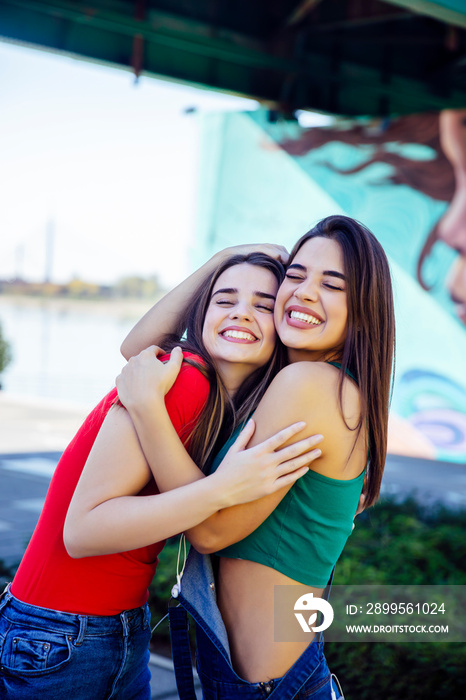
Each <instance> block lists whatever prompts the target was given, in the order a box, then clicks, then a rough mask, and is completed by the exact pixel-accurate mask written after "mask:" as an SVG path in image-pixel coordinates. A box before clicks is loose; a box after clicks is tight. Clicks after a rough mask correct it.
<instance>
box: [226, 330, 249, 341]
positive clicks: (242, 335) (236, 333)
mask: <svg viewBox="0 0 466 700" xmlns="http://www.w3.org/2000/svg"><path fill="white" fill-rule="evenodd" d="M222 335H224V336H226V337H227V338H239V339H240V340H257V338H256V337H255V336H253V335H252V334H251V333H245V332H244V331H225V332H224V333H222Z"/></svg>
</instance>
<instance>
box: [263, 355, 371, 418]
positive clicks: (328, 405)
mask: <svg viewBox="0 0 466 700" xmlns="http://www.w3.org/2000/svg"><path fill="white" fill-rule="evenodd" d="M340 378H341V373H340V370H339V369H337V367H335V366H334V365H330V364H329V363H328V362H294V363H292V364H290V365H288V366H287V367H284V368H283V369H282V370H281V371H280V372H279V373H278V374H277V376H276V377H275V379H274V380H273V382H272V383H271V385H270V387H269V389H268V393H269V392H270V394H271V395H274V396H277V395H280V397H281V400H283V401H284V402H285V404H286V403H288V402H289V403H293V404H296V403H298V404H300V405H303V406H309V407H312V406H314V405H318V406H319V407H320V409H321V410H330V411H333V410H334V409H335V407H338V409H339V410H341V408H343V414H344V416H345V418H346V420H351V417H352V416H353V415H354V414H355V413H357V414H359V411H360V393H359V388H358V386H357V384H356V382H355V381H354V380H353V379H351V378H350V377H349V376H348V375H345V376H344V378H343V392H342V407H341V406H340V398H339V385H340Z"/></svg>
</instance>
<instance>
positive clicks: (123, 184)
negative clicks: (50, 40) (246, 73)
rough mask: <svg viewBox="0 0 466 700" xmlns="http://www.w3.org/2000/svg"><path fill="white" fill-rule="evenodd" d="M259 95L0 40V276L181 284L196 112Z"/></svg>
mask: <svg viewBox="0 0 466 700" xmlns="http://www.w3.org/2000/svg"><path fill="white" fill-rule="evenodd" d="M257 106H258V105H257V103H256V102H254V101H252V100H245V99H242V98H239V97H235V96H230V95H226V94H221V93H216V92H213V91H209V90H201V89H196V88H193V87H188V86H182V85H179V84H175V83H172V82H168V81H163V80H157V79H155V78H150V77H146V76H142V77H141V78H140V80H139V82H138V83H137V84H135V80H134V75H133V74H132V73H131V72H129V71H125V70H122V69H118V68H113V67H107V66H102V65H98V64H94V63H90V62H87V61H83V60H78V59H73V58H69V57H66V56H60V55H56V54H52V53H49V52H45V51H39V50H35V49H31V48H25V47H21V46H17V45H13V44H9V43H5V42H0V182H1V187H0V279H1V278H3V279H9V278H12V277H15V276H17V275H19V276H21V277H23V278H25V279H28V280H30V281H42V280H43V279H44V278H45V275H46V271H47V270H49V271H50V276H51V279H52V281H54V282H64V281H68V280H69V279H71V278H73V277H79V278H81V279H85V280H87V281H92V282H98V283H112V282H114V281H116V280H117V279H119V278H121V277H123V276H129V275H140V276H151V275H154V274H155V275H157V276H158V278H159V280H160V282H161V284H162V285H163V286H165V287H171V286H173V285H174V284H176V283H177V282H178V281H179V280H181V279H182V278H183V276H185V275H186V274H188V272H190V265H189V249H190V247H192V246H194V245H195V239H194V235H195V224H196V193H197V188H198V187H199V186H201V185H202V183H199V182H198V162H199V161H198V159H199V150H200V116H202V114H204V113H206V112H210V111H225V110H244V109H256V108H257ZM193 107H194V108H196V112H194V113H186V109H189V108H193ZM51 238H53V241H54V245H53V255H52V256H49V257H48V263H47V262H46V260H47V255H46V249H47V240H48V239H49V240H50V239H51Z"/></svg>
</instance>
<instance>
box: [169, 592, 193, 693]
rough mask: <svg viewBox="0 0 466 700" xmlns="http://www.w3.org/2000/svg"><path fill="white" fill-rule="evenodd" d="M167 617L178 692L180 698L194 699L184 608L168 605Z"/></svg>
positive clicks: (186, 617) (187, 627)
mask: <svg viewBox="0 0 466 700" xmlns="http://www.w3.org/2000/svg"><path fill="white" fill-rule="evenodd" d="M168 619H169V622H170V643H171V647H172V657H173V666H174V668H175V678H176V687H177V688H178V694H179V696H180V698H182V700H196V693H195V690H194V678H193V668H192V663H191V648H190V645H189V634H188V629H189V624H188V616H187V614H186V610H185V609H184V608H183V607H181V605H179V606H178V607H172V606H170V607H169V608H168Z"/></svg>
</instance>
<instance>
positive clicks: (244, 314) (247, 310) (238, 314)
mask: <svg viewBox="0 0 466 700" xmlns="http://www.w3.org/2000/svg"><path fill="white" fill-rule="evenodd" d="M230 318H231V319H235V318H241V319H244V320H245V321H252V311H251V307H250V306H249V304H246V303H240V304H237V305H236V306H234V307H233V308H232V310H231V312H230Z"/></svg>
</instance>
